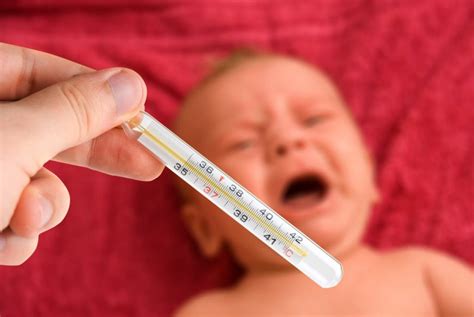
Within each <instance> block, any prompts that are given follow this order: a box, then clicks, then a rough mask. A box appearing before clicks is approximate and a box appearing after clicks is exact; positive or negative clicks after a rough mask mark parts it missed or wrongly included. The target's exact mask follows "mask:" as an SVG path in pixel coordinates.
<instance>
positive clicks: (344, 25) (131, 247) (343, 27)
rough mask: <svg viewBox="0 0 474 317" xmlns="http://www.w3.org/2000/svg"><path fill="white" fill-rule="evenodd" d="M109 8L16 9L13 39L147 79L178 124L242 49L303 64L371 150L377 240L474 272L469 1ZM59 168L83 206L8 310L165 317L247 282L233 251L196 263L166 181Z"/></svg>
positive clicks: (40, 256) (75, 202) (23, 270)
mask: <svg viewBox="0 0 474 317" xmlns="http://www.w3.org/2000/svg"><path fill="white" fill-rule="evenodd" d="M98 2H99V1H96V0H74V1H62V0H43V1H41V0H30V1H27V0H17V1H14V0H6V1H5V0H4V1H2V2H1V4H0V41H5V42H9V43H14V44H19V45H23V46H28V47H32V48H36V49H40V50H45V51H49V52H51V53H54V54H58V55H62V56H65V57H66V58H69V59H72V60H76V61H78V62H80V63H83V64H86V65H89V66H92V67H96V68H104V67H109V66H115V65H120V66H128V67H131V68H133V69H135V70H137V71H138V72H139V73H140V74H141V75H142V76H143V77H144V79H145V81H146V82H147V84H148V89H149V98H148V110H149V111H150V112H151V113H152V114H154V115H155V116H157V117H158V118H159V119H160V120H161V121H162V122H163V123H165V124H169V123H170V122H171V120H172V119H173V116H174V115H175V114H176V111H177V109H178V107H179V102H180V99H181V98H182V96H183V95H184V94H185V92H186V91H187V90H188V89H189V87H190V86H191V85H192V84H193V83H194V82H195V81H196V80H198V78H199V76H201V74H202V73H203V72H204V70H205V65H206V62H207V61H208V60H209V59H212V58H213V57H214V56H216V55H220V54H224V53H225V52H227V51H229V50H230V49H232V48H235V47H239V46H243V45H251V46H258V47H263V48H270V49H273V50H276V51H280V52H286V53H291V54H295V55H297V56H301V57H303V58H305V59H307V60H309V61H311V62H313V63H315V64H318V65H320V66H321V67H322V68H323V69H325V70H326V71H327V72H329V74H330V75H331V76H332V77H333V78H334V80H335V81H336V83H337V84H338V85H339V86H340V87H341V89H342V91H343V93H344V95H345V96H346V98H347V100H348V103H349V104H350V106H351V107H352V109H353V111H354V113H355V117H356V119H357V121H358V122H359V123H360V125H361V127H362V130H363V133H364V135H365V137H366V139H367V141H368V143H369V146H370V148H371V150H372V151H373V153H374V156H375V159H376V163H377V169H378V173H379V174H378V175H379V176H378V183H379V185H380V188H381V192H382V194H383V201H382V202H381V203H380V204H379V205H378V206H377V207H376V208H375V211H374V213H373V217H372V219H371V222H370V225H369V228H368V230H367V235H366V240H367V241H368V242H369V243H371V244H372V245H374V246H375V247H380V248H389V247H396V246H402V245H408V244H418V245H425V246H429V247H433V248H436V249H439V250H443V251H446V252H449V253H451V254H453V255H456V256H458V257H460V258H462V259H464V260H466V261H468V262H470V263H471V264H473V263H474V247H473V246H474V219H473V217H474V213H473V211H474V210H473V209H474V208H473V196H474V192H473V191H474V176H473V175H474V171H473V166H474V165H473V157H474V147H473V142H472V136H473V135H474V128H473V122H474V111H473V109H474V108H473V106H474V105H473V100H474V71H473V67H474V8H473V4H472V3H473V2H472V1H470V0H466V1H444V0H440V1H433V0H425V1H422V0H420V1H404V0H401V1H389V0H386V1H385V0H378V1H370V0H352V1H346V0H332V1H327V0H315V1H299V0H294V1H278V0H274V1H257V0H247V1H245V0H241V1H224V0H220V1H217V0H216V1H212V0H195V1H183V0H181V1H176V0H161V1H152V0H134V1H133V4H132V2H130V1H128V0H114V1H103V4H97V3H98ZM188 2H189V4H188ZM0 74H1V72H0ZM53 124H54V123H53ZM49 167H50V168H52V169H53V170H54V171H55V172H57V174H58V175H60V177H61V178H62V179H63V180H64V182H65V183H66V185H67V186H68V187H69V190H70V192H71V198H72V206H71V210H70V212H69V215H68V216H67V218H66V219H65V221H64V222H63V224H61V225H60V226H59V227H58V228H57V229H55V230H52V231H51V232H48V233H46V234H44V235H43V236H42V239H41V240H40V245H39V247H38V250H37V252H36V253H35V255H34V256H33V257H32V258H31V259H30V260H29V261H28V262H26V263H25V264H24V265H22V266H21V267H2V268H0V315H2V316H168V315H169V314H170V313H171V312H172V311H173V309H175V308H176V307H177V306H178V305H179V304H180V303H182V301H183V300H185V299H186V298H188V297H190V296H191V295H193V294H195V293H197V292H199V291H201V290H203V289H208V288H211V287H216V286H222V285H225V284H228V283H230V282H231V281H232V279H233V278H235V276H236V274H237V273H236V270H235V268H234V267H233V265H232V264H231V261H230V260H229V258H228V257H227V256H222V257H221V258H220V259H218V260H217V261H212V262H210V261H206V260H203V259H202V258H200V257H199V255H198V252H197V251H196V250H195V248H194V247H193V244H192V241H191V239H190V238H189V237H188V236H187V235H186V233H185V230H184V227H183V225H182V224H181V222H180V219H179V214H178V208H177V206H178V204H177V197H176V194H175V192H174V190H173V188H172V184H171V177H172V176H171V175H170V174H169V173H165V174H164V175H163V176H162V177H160V178H159V179H158V180H156V181H154V182H151V183H139V182H135V181H131V180H125V179H119V178H115V177H110V176H106V175H101V174H99V173H96V172H91V171H88V170H85V169H81V168H76V167H71V166H62V165H59V164H51V165H50V166H49Z"/></svg>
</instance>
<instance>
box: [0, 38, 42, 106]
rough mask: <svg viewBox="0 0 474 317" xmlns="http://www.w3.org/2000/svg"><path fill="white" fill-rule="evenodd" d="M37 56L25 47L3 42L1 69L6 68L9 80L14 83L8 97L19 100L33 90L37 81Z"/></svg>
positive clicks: (0, 49) (0, 50)
mask: <svg viewBox="0 0 474 317" xmlns="http://www.w3.org/2000/svg"><path fill="white" fill-rule="evenodd" d="M35 66H36V58H35V55H34V54H31V52H30V51H29V50H28V49H26V48H24V47H15V46H11V45H5V44H3V45H2V46H0V69H2V70H6V74H5V75H6V76H7V78H8V81H9V82H11V83H13V84H12V85H11V86H10V88H9V92H8V97H7V98H8V99H10V100H18V99H20V98H21V97H23V96H25V95H27V94H28V93H29V92H31V91H32V90H33V88H34V87H35V83H36V80H37V79H36V77H37V76H36V67H35Z"/></svg>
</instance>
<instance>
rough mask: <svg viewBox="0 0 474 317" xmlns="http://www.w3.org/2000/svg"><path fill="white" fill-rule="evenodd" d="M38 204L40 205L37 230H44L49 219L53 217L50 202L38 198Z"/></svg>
mask: <svg viewBox="0 0 474 317" xmlns="http://www.w3.org/2000/svg"><path fill="white" fill-rule="evenodd" d="M38 202H39V205H40V225H39V228H44V227H45V226H46V225H47V224H48V222H49V221H50V220H51V217H52V215H53V205H52V204H51V202H50V201H49V200H48V199H46V198H44V197H42V196H40V197H39V198H38Z"/></svg>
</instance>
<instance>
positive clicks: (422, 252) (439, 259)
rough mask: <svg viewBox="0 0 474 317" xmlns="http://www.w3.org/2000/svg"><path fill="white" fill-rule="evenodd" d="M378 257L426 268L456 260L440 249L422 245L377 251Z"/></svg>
mask: <svg viewBox="0 0 474 317" xmlns="http://www.w3.org/2000/svg"><path fill="white" fill-rule="evenodd" d="M379 256H380V258H381V259H382V260H383V261H386V262H388V263H393V264H395V265H399V264H407V265H409V266H411V267H419V268H426V267H427V266H436V265H440V264H449V263H450V262H458V260H457V259H455V258H454V257H452V256H450V255H448V254H445V253H442V252H440V251H436V250H431V249H428V248H424V247H416V246H414V247H403V248H398V249H393V250H389V251H382V252H380V253H379Z"/></svg>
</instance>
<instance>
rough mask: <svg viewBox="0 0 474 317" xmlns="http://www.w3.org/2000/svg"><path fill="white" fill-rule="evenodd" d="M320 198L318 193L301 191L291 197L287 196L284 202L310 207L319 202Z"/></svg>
mask: <svg viewBox="0 0 474 317" xmlns="http://www.w3.org/2000/svg"><path fill="white" fill-rule="evenodd" d="M321 199H322V197H321V194H320V193H316V192H312V193H301V194H298V195H295V196H293V197H291V198H287V199H286V200H285V203H286V204H288V205H292V206H294V207H310V206H312V205H314V204H317V203H319V202H321Z"/></svg>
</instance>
